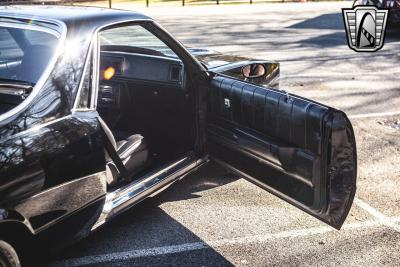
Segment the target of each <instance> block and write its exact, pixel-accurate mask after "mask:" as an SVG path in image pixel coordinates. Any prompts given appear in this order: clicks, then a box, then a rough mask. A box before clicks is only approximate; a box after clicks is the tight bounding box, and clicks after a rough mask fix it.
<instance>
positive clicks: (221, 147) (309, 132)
mask: <svg viewBox="0 0 400 267" xmlns="http://www.w3.org/2000/svg"><path fill="white" fill-rule="evenodd" d="M208 104H209V107H208V111H209V112H208V123H207V138H208V149H209V152H210V155H211V157H212V158H214V159H215V160H217V161H218V162H219V163H222V164H223V165H224V166H226V167H228V168H230V169H231V170H233V171H235V172H237V173H239V174H240V175H242V176H243V177H245V178H247V179H249V180H250V181H252V182H253V183H255V184H257V185H259V186H260V187H262V188H264V189H266V190H268V191H269V192H271V193H273V194H275V195H277V196H278V197H280V198H282V199H283V200H285V201H287V202H289V203H291V204H293V205H294V206H296V207H298V208H300V209H302V210H303V211H305V212H307V213H309V214H311V215H313V216H315V217H316V218H318V219H320V220H321V221H323V222H325V223H327V224H329V225H331V226H332V227H334V228H337V229H340V227H341V226H342V224H343V222H344V220H345V219H346V217H347V214H348V212H349V210H350V207H351V205H352V202H353V198H354V194H355V191H356V176H357V155H356V144H355V138H354V132H353V129H352V126H351V123H350V121H349V120H348V118H347V116H346V115H345V114H344V113H343V112H341V111H339V110H336V109H333V108H330V107H327V106H324V105H322V104H319V103H316V102H313V101H311V100H308V99H304V98H301V97H298V96H295V95H289V94H287V93H285V92H282V91H279V90H274V89H268V88H265V87H261V86H257V85H253V84H250V83H247V82H243V81H239V80H236V79H233V78H230V77H227V76H223V75H218V74H216V75H215V76H214V77H213V78H212V81H211V86H210V92H209V103H208Z"/></svg>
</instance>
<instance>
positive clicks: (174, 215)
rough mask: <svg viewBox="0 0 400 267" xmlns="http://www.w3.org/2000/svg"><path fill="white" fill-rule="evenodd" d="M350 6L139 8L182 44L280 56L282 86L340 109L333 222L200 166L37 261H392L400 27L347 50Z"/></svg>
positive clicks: (398, 203) (398, 180)
mask: <svg viewBox="0 0 400 267" xmlns="http://www.w3.org/2000/svg"><path fill="white" fill-rule="evenodd" d="M350 6H351V3H350V2H329V3H328V2H316V3H276V4H256V5H220V6H196V7H193V6H189V7H180V6H177V7H157V8H149V9H142V10H141V11H144V12H145V13H147V14H148V15H150V16H152V17H153V18H155V19H157V21H158V22H160V23H161V25H163V26H164V27H165V28H166V29H167V30H169V31H170V32H171V33H172V34H173V35H174V36H176V37H177V38H178V39H179V40H181V41H182V42H183V43H184V44H185V45H188V46H192V47H208V48H211V49H215V50H217V51H221V52H228V53H232V54H238V55H246V56H253V57H255V58H261V59H270V60H274V61H279V62H280V63H281V87H282V89H285V90H287V91H289V92H293V93H296V94H299V95H302V96H305V97H308V98H311V99H314V100H317V101H320V102H322V103H324V104H328V105H331V106H334V107H336V108H339V109H342V110H344V111H345V112H346V113H347V114H348V115H349V116H350V118H351V121H352V123H353V126H354V129H355V133H356V138H357V152H358V165H359V168H358V172H359V174H358V182H357V187H358V189H357V194H356V199H355V203H354V204H353V207H352V209H351V211H350V214H349V217H348V219H347V220H346V222H345V225H344V227H343V229H342V230H340V231H337V230H334V229H333V228H330V227H329V226H326V225H324V224H323V223H321V222H319V221H318V220H316V219H314V218H312V217H311V216H309V215H307V214H305V213H303V212H301V211H299V210H298V209H296V208H294V207H293V206H291V205H289V204H287V203H285V202H283V201H282V200H279V199H278V198H276V197H274V196H273V195H271V194H269V193H267V192H265V191H263V190H261V189H259V188H258V187H257V186H255V185H253V184H251V183H250V182H248V181H246V180H244V179H242V178H241V177H237V176H235V175H232V174H229V173H227V172H226V171H225V170H223V169H221V168H220V167H219V166H217V165H216V164H210V165H209V166H207V167H206V168H202V169H200V170H199V171H198V172H197V173H195V174H193V175H191V176H189V177H187V178H185V179H184V180H182V181H179V182H178V183H176V184H175V185H174V186H173V187H171V188H169V189H168V190H166V191H164V192H163V193H161V194H160V195H158V196H156V197H153V198H151V199H148V200H146V201H144V202H143V203H141V204H140V205H138V206H136V207H134V208H133V209H131V210H130V211H128V212H127V213H125V214H123V215H121V216H120V217H118V218H117V219H115V220H114V221H113V222H111V223H110V224H109V225H106V226H105V227H104V228H102V229H101V230H99V231H98V232H96V233H94V234H93V235H91V236H90V237H89V238H87V239H85V240H84V241H82V242H80V243H79V244H76V245H74V246H73V247H71V248H69V249H68V250H66V251H63V252H62V253H59V254H57V255H53V256H51V257H50V259H49V260H47V262H45V263H44V265H46V266H132V265H146V266H153V265H154V266H160V265H182V266H192V265H193V266H231V265H235V266H400V190H399V188H400V65H399V62H400V35H399V34H396V33H389V35H388V36H387V38H386V43H385V45H384V47H383V49H382V50H380V51H378V52H376V53H356V52H354V51H352V50H351V49H350V48H349V47H348V46H347V42H346V36H345V31H344V28H343V19H342V15H341V8H343V7H350ZM117 7H118V6H117ZM119 7H122V8H133V6H129V5H128V4H124V5H121V6H119ZM135 9H138V8H135Z"/></svg>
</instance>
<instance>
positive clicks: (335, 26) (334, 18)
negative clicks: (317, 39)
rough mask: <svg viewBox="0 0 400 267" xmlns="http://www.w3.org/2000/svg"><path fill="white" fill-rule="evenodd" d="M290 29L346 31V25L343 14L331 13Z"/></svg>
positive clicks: (305, 21) (294, 25) (300, 23)
mask: <svg viewBox="0 0 400 267" xmlns="http://www.w3.org/2000/svg"><path fill="white" fill-rule="evenodd" d="M288 28H294V29H327V30H342V29H344V23H343V17H342V13H330V14H323V15H320V16H317V17H314V18H311V19H307V20H304V21H302V22H299V23H296V24H293V25H291V26H289V27H288Z"/></svg>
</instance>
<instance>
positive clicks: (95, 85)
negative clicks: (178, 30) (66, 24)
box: [90, 19, 154, 110]
mask: <svg viewBox="0 0 400 267" xmlns="http://www.w3.org/2000/svg"><path fill="white" fill-rule="evenodd" d="M140 22H154V20H152V19H129V20H121V21H116V22H113V23H109V24H105V25H103V26H101V27H98V28H97V29H96V30H95V32H94V34H93V52H94V57H93V76H92V98H91V102H90V105H91V108H93V109H95V110H96V109H97V98H98V94H99V85H100V84H99V81H100V77H99V71H100V47H99V46H100V42H99V32H100V31H102V30H104V29H105V28H108V27H111V26H117V25H120V24H121V25H122V24H127V23H140Z"/></svg>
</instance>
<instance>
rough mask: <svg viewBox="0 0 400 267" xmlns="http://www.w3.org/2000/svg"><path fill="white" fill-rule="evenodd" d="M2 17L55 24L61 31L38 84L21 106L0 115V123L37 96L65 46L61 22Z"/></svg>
mask: <svg viewBox="0 0 400 267" xmlns="http://www.w3.org/2000/svg"><path fill="white" fill-rule="evenodd" d="M2 17H5V18H11V19H31V20H34V21H37V22H44V23H50V24H53V25H54V24H56V25H57V26H58V27H59V28H60V29H61V36H60V38H59V40H58V45H57V49H56V50H55V53H54V55H53V57H52V59H51V60H50V61H49V63H48V65H47V67H46V69H45V71H44V72H43V73H42V75H41V76H40V78H39V80H38V82H37V83H36V84H35V86H34V87H33V89H32V92H31V93H30V94H29V96H28V97H27V98H26V99H25V100H24V101H22V103H21V104H19V105H18V106H16V107H15V108H13V109H11V110H9V111H7V112H6V113H4V114H1V115H0V122H1V121H4V120H7V119H8V118H10V117H12V116H14V115H15V114H17V113H19V112H21V111H22V110H23V109H25V108H26V107H27V106H28V105H29V104H30V103H31V101H32V100H33V99H34V98H35V97H36V96H37V95H38V93H39V92H40V90H41V89H42V87H43V86H44V84H45V83H46V81H47V80H48V78H49V77H50V74H51V72H52V71H53V69H54V66H55V64H56V62H57V60H58V58H59V57H60V55H61V52H62V51H63V47H64V45H65V39H66V36H67V26H66V25H65V23H64V22H62V21H57V20H48V19H42V18H34V17H25V16H13V17H9V16H7V15H6V16H2Z"/></svg>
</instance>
